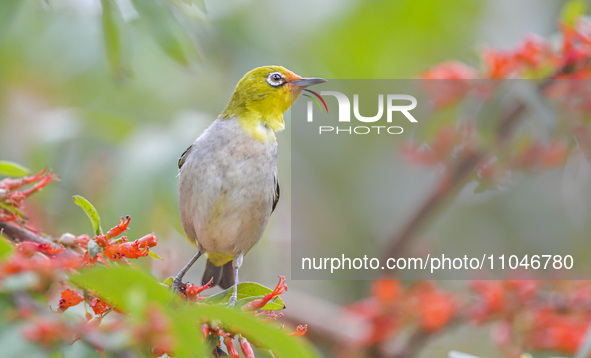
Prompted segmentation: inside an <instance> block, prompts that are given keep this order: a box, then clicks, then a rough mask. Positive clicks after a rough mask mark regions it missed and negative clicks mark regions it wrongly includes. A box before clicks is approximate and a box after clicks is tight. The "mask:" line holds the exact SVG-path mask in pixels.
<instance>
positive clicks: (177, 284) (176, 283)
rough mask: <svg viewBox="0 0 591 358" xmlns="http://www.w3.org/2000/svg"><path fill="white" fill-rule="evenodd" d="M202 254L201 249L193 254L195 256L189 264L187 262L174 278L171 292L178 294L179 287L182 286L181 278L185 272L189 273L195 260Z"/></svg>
mask: <svg viewBox="0 0 591 358" xmlns="http://www.w3.org/2000/svg"><path fill="white" fill-rule="evenodd" d="M202 253H203V251H202V250H201V249H199V250H197V253H196V254H195V256H193V258H192V259H191V260H189V262H187V264H186V265H185V267H183V269H182V270H180V271H179V273H177V274H176V276H175V277H174V280H173V281H172V290H173V291H175V292H178V291H179V290H180V288H181V286H182V285H183V276H185V274H186V273H187V271H189V269H190V268H191V266H193V264H194V263H195V261H197V259H198V258H199V257H200V256H201V255H202Z"/></svg>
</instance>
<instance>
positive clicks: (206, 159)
mask: <svg viewBox="0 0 591 358" xmlns="http://www.w3.org/2000/svg"><path fill="white" fill-rule="evenodd" d="M218 121H219V120H218ZM216 122H217V121H216ZM224 122H226V123H224ZM224 122H222V123H217V124H216V123H214V124H213V125H212V126H211V127H210V128H209V129H208V130H207V131H206V133H204V135H203V136H201V137H200V138H199V139H198V140H197V141H195V143H194V144H193V148H192V150H191V152H190V153H189V155H188V157H187V160H186V162H185V164H184V165H183V167H182V168H181V173H180V179H179V204H180V211H181V219H182V222H183V227H184V228H185V231H186V232H187V234H188V236H189V238H190V239H192V240H194V241H197V242H198V243H199V245H201V247H202V248H204V249H205V250H206V251H207V252H211V253H220V254H227V255H235V254H236V253H238V252H239V251H242V252H244V253H246V252H247V251H248V250H250V249H251V248H252V247H253V246H254V245H255V244H256V243H257V241H258V240H259V239H260V237H261V235H262V234H263V231H264V229H265V227H266V225H267V222H268V220H269V216H270V215H271V211H272V205H273V197H274V193H275V179H274V175H275V161H276V150H277V149H276V143H274V142H273V143H269V142H261V141H257V140H254V139H253V138H252V136H250V135H249V134H248V133H246V132H244V131H243V129H242V128H240V127H239V126H237V125H236V124H234V123H231V122H228V120H226V121H224ZM181 196H182V197H181Z"/></svg>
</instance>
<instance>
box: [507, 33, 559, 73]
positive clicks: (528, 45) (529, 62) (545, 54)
mask: <svg viewBox="0 0 591 358" xmlns="http://www.w3.org/2000/svg"><path fill="white" fill-rule="evenodd" d="M515 59H516V60H517V61H518V62H519V63H521V64H523V65H524V66H527V67H530V68H531V69H534V70H536V69H539V68H540V67H542V66H543V65H544V64H545V63H547V62H551V61H553V60H554V57H553V53H552V47H551V46H550V43H549V42H548V41H547V40H546V39H544V38H542V37H540V36H537V35H535V34H529V35H528V36H527V37H526V38H525V41H523V42H522V43H521V45H520V46H519V47H518V48H517V50H516V52H515Z"/></svg>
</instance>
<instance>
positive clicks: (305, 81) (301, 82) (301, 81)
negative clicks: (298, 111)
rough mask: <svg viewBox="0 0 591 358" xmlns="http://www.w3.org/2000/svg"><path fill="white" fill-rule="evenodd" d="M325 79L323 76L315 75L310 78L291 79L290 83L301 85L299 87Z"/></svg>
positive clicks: (321, 81) (322, 81)
mask: <svg viewBox="0 0 591 358" xmlns="http://www.w3.org/2000/svg"><path fill="white" fill-rule="evenodd" d="M326 81H327V80H325V79H324V78H317V77H312V78H300V79H299V80H295V81H292V82H291V84H292V85H295V86H298V87H301V88H305V87H308V86H311V85H315V84H318V83H324V82H326Z"/></svg>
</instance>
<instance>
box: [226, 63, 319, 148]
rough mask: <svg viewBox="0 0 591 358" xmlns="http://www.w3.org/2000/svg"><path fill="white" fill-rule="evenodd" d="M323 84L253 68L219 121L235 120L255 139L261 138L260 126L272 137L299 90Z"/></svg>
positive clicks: (280, 71) (281, 71) (276, 68)
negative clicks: (222, 119)
mask: <svg viewBox="0 0 591 358" xmlns="http://www.w3.org/2000/svg"><path fill="white" fill-rule="evenodd" d="M322 82H326V80H325V79H322V78H302V77H300V76H298V75H296V74H295V73H293V72H291V71H290V70H288V69H286V68H284V67H281V66H264V67H258V68H255V69H254V70H252V71H250V72H248V73H247V74H246V75H244V77H242V79H241V80H240V81H239V82H238V84H237V85H236V88H235V89H234V93H233V94H232V98H230V101H229V102H228V105H227V106H226V108H225V109H224V111H223V112H222V114H221V115H220V118H231V117H236V118H238V120H239V121H240V123H241V124H242V125H243V127H244V128H245V129H246V130H248V131H250V132H251V133H253V135H255V137H257V138H259V137H260V135H258V134H260V133H258V127H259V125H261V124H262V125H263V126H264V127H266V128H267V129H270V130H271V131H272V132H273V133H274V132H277V131H279V130H281V129H283V128H284V127H285V125H284V123H283V113H284V112H285V111H287V110H288V109H289V107H290V106H291V104H292V102H293V101H295V100H296V99H297V98H298V96H299V95H300V93H301V92H302V90H303V89H304V88H306V87H308V86H310V85H313V84H316V83H322ZM259 139H263V140H264V139H265V138H259ZM273 139H274V135H273Z"/></svg>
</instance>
